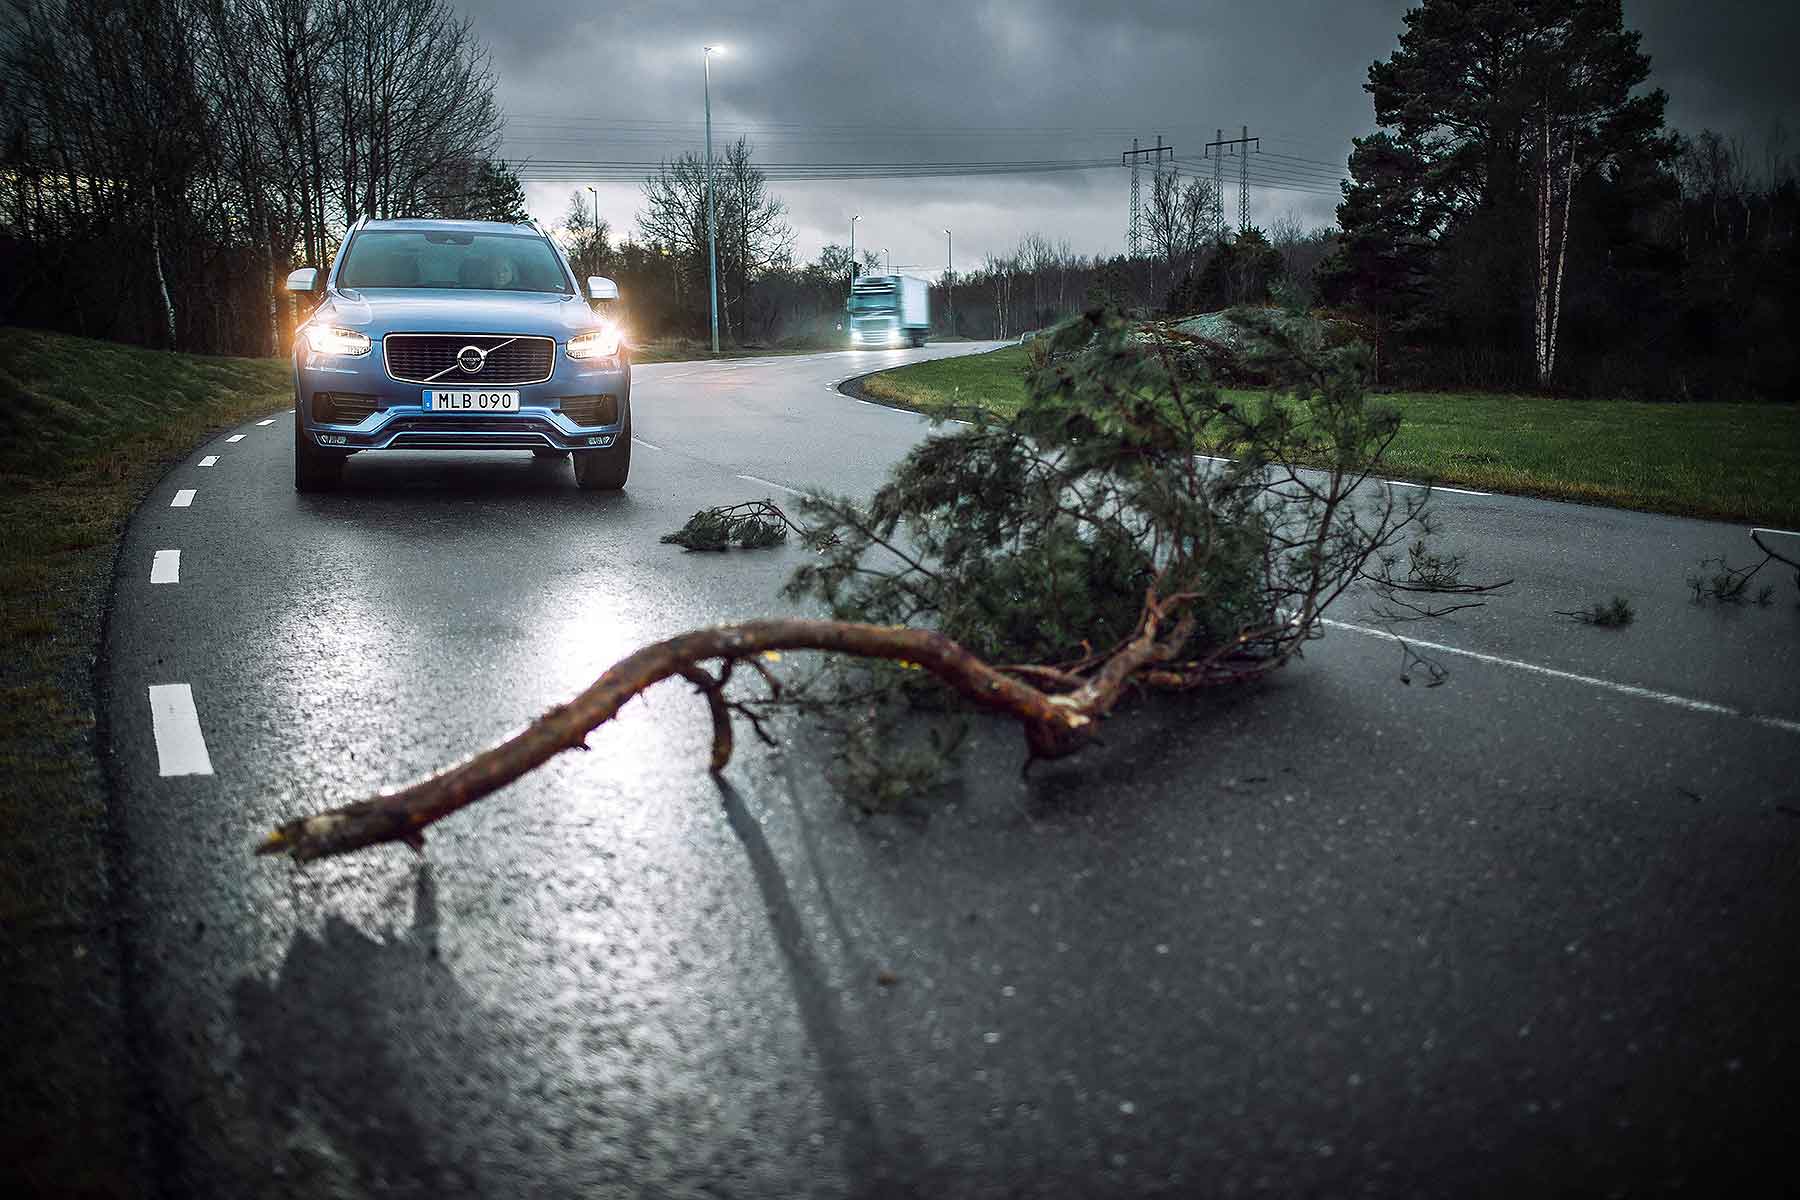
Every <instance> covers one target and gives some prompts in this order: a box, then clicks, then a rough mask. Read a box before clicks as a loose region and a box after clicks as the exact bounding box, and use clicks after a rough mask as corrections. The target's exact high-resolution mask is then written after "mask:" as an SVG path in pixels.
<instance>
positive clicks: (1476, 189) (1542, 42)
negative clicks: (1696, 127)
mask: <svg viewBox="0 0 1800 1200" xmlns="http://www.w3.org/2000/svg"><path fill="white" fill-rule="evenodd" d="M1405 20H1406V26H1407V28H1406V31H1405V32H1404V33H1403V34H1402V35H1401V38H1400V48H1399V49H1398V50H1396V51H1395V52H1394V53H1393V54H1392V55H1391V56H1390V57H1389V58H1388V59H1387V61H1385V62H1377V63H1375V64H1373V65H1372V66H1371V67H1370V68H1369V83H1368V84H1367V85H1366V89H1365V90H1367V91H1368V92H1369V93H1370V95H1371V96H1372V97H1373V99H1374V103H1375V116H1376V121H1377V123H1378V124H1379V125H1380V126H1381V129H1382V132H1381V133H1378V134H1377V135H1375V137H1373V138H1367V139H1362V140H1360V141H1359V142H1358V143H1357V147H1356V151H1355V152H1354V153H1353V154H1352V155H1351V158H1350V173H1351V179H1352V182H1351V183H1350V184H1349V185H1348V186H1347V187H1346V190H1345V199H1344V203H1343V204H1342V205H1340V206H1339V210H1338V219H1339V222H1340V224H1341V225H1342V226H1343V228H1344V232H1345V235H1346V249H1345V253H1344V254H1343V255H1342V256H1341V257H1340V259H1339V261H1338V262H1337V263H1336V264H1334V270H1335V272H1336V277H1337V286H1338V287H1339V289H1340V291H1348V292H1350V293H1352V294H1355V295H1358V296H1361V297H1364V298H1365V299H1372V300H1373V301H1374V304H1373V305H1372V306H1373V307H1376V308H1377V309H1378V310H1379V309H1380V308H1381V307H1382V306H1383V305H1384V304H1385V305H1387V306H1389V307H1397V306H1399V305H1401V304H1405V303H1407V302H1409V301H1411V300H1413V299H1414V297H1413V296H1411V295H1409V294H1408V293H1409V291H1410V290H1411V289H1410V287H1409V286H1408V285H1409V284H1411V283H1414V282H1426V280H1421V279H1420V276H1421V275H1422V274H1424V275H1426V276H1428V284H1429V286H1428V287H1427V288H1426V289H1424V290H1425V291H1426V293H1427V296H1426V297H1425V298H1427V299H1428V300H1429V302H1430V303H1431V305H1432V306H1433V308H1434V309H1435V311H1434V312H1432V313H1431V314H1430V316H1431V317H1433V318H1434V319H1435V320H1436V322H1437V323H1438V324H1439V325H1440V326H1442V327H1446V328H1451V329H1454V328H1455V327H1456V326H1457V324H1458V323H1459V322H1460V321H1466V319H1467V318H1468V316H1469V315H1470V313H1469V312H1468V311H1466V310H1467V308H1468V304H1467V301H1470V300H1472V301H1474V302H1475V304H1477V305H1481V304H1492V305H1493V306H1494V308H1493V310H1492V311H1491V312H1489V313H1488V314H1487V315H1486V316H1483V317H1480V319H1478V320H1476V321H1474V322H1472V324H1473V326H1474V331H1475V332H1477V333H1479V334H1491V333H1493V332H1494V331H1495V330H1497V329H1504V328H1509V327H1510V328H1512V329H1521V328H1522V329H1527V330H1529V338H1528V344H1529V346H1530V349H1531V357H1532V362H1533V366H1534V369H1535V372H1536V375H1537V379H1538V382H1539V384H1540V385H1542V386H1547V385H1548V384H1549V383H1550V381H1551V379H1552V377H1553V376H1554V374H1555V368H1556V348H1557V341H1558V331H1559V324H1560V308H1561V298H1562V294H1563V290H1564V285H1565V282H1566V275H1567V266H1568V262H1569V239H1570V226H1571V218H1572V214H1573V206H1574V198H1575V195H1576V192H1577V191H1578V190H1579V189H1580V188H1581V186H1582V185H1583V182H1584V181H1585V180H1587V179H1589V178H1592V177H1594V176H1595V175H1596V174H1598V173H1603V172H1606V171H1609V170H1611V169H1614V168H1616V166H1617V165H1618V164H1619V163H1620V162H1622V161H1625V160H1632V159H1641V158H1645V157H1648V158H1650V159H1653V160H1658V161H1660V160H1662V159H1666V158H1667V156H1668V154H1669V152H1670V151H1669V147H1668V145H1667V143H1666V142H1665V141H1664V139H1663V138H1662V137H1661V130H1662V122H1663V107H1664V103H1665V99H1666V97H1665V96H1664V94H1663V93H1662V92H1661V91H1660V90H1655V91H1650V92H1647V93H1644V94H1641V95H1634V94H1633V93H1634V90H1635V89H1636V88H1637V87H1638V85H1640V84H1642V83H1643V82H1644V81H1645V80H1646V79H1647V78H1648V76H1649V71H1650V60H1649V58H1648V57H1647V56H1646V55H1644V54H1643V53H1642V52H1641V51H1640V49H1639V40H1640V39H1639V35H1638V34H1636V33H1635V32H1632V31H1630V30H1627V29H1626V28H1625V27H1624V17H1623V13H1622V10H1621V6H1620V0H1426V2H1425V3H1423V4H1421V5H1420V6H1419V7H1417V8H1414V9H1412V10H1411V11H1409V12H1408V13H1407V14H1406V18H1405ZM1484 255H1489V256H1498V257H1499V259H1500V260H1501V261H1500V262H1498V263H1494V262H1488V263H1485V264H1483V265H1482V266H1480V267H1478V268H1477V269H1474V270H1467V269H1466V267H1468V266H1469V265H1471V264H1473V263H1475V262H1477V261H1479V260H1481V258H1482V256H1484ZM1459 271H1460V272H1461V279H1462V280H1463V286H1461V287H1460V288H1459V286H1458V274H1459ZM1512 280H1517V281H1520V282H1524V281H1528V282H1525V286H1524V287H1523V289H1521V288H1520V287H1518V286H1517V284H1515V283H1511V282H1509V281H1512ZM1477 284H1478V286H1474V285H1477ZM1521 292H1523V294H1521ZM1459 305H1461V306H1462V307H1463V309H1464V310H1465V311H1458V307H1459ZM1527 312H1528V313H1529V318H1528V319H1527Z"/></svg>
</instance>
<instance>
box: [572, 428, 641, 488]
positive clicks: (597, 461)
mask: <svg viewBox="0 0 1800 1200" xmlns="http://www.w3.org/2000/svg"><path fill="white" fill-rule="evenodd" d="M572 457H573V458H574V459H575V483H576V486H578V487H580V488H581V489H582V490H583V491H587V492H616V491H618V490H619V489H620V488H622V487H624V486H625V479H626V477H627V476H629V475H630V474H631V410H630V409H626V410H625V424H624V425H623V426H622V427H621V428H620V429H619V440H618V441H616V442H614V443H613V444H612V445H610V446H608V447H607V448H606V449H604V450H577V451H575V452H574V453H573V455H572Z"/></svg>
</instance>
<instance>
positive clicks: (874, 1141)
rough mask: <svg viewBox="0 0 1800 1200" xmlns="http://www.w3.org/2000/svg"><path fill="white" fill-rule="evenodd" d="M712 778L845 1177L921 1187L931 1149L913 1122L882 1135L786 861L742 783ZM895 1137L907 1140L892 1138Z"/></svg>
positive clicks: (887, 1189) (875, 1191)
mask: <svg viewBox="0 0 1800 1200" xmlns="http://www.w3.org/2000/svg"><path fill="white" fill-rule="evenodd" d="M713 782H714V784H715V785H716V786H717V787H718V789H719V803H720V805H721V807H722V808H723V809H724V811H725V820H726V822H727V823H728V824H729V825H730V826H731V831H732V833H734V834H735V835H736V836H737V839H738V842H739V844H741V845H742V846H743V847H744V856H745V857H746V858H747V859H748V860H749V862H750V871H751V874H752V875H754V876H755V877H756V886H757V890H758V892H760V893H761V895H762V901H763V910H764V911H765V912H766V913H767V914H768V916H769V926H770V928H771V930H772V931H773V932H774V934H775V941H776V944H777V945H778V946H779V947H780V949H781V959H782V962H783V964H784V965H785V966H786V967H787V972H788V980H789V982H790V984H791V985H792V987H793V989H794V1002H795V1007H796V1008H797V1009H798V1010H799V1013H800V1020H801V1023H802V1024H803V1025H804V1027H805V1029H806V1037H807V1041H808V1042H809V1043H810V1044H811V1045H812V1048H813V1053H814V1054H816V1055H817V1056H818V1059H819V1074H820V1081H821V1086H822V1088H823V1090H824V1093H825V1102H826V1105H827V1106H828V1107H829V1109H830V1111H831V1115H832V1117H833V1119H834V1120H835V1121H836V1122H837V1128H838V1134H839V1137H840V1138H841V1139H842V1142H843V1163H844V1176H845V1178H846V1179H848V1180H850V1181H851V1183H852V1186H853V1188H854V1189H855V1190H854V1192H853V1194H855V1195H858V1196H888V1195H894V1196H900V1195H910V1194H915V1193H914V1189H915V1188H917V1186H918V1185H919V1182H920V1180H919V1179H918V1171H919V1170H921V1169H923V1167H924V1164H925V1162H926V1158H925V1148H924V1146H923V1144H922V1143H920V1142H919V1141H918V1139H917V1136H916V1135H915V1134H914V1133H913V1132H912V1122H910V1121H904V1120H903V1121H901V1122H898V1123H897V1125H898V1128H899V1130H900V1132H899V1134H898V1136H897V1137H895V1138H884V1137H883V1133H882V1126H881V1124H880V1122H879V1119H878V1117H877V1115H876V1112H875V1107H874V1104H873V1103H872V1099H871V1097H872V1092H871V1090H870V1080H869V1079H868V1077H867V1076H866V1075H865V1073H864V1071H863V1070H862V1068H861V1067H860V1066H859V1065H858V1057H859V1056H858V1053H857V1050H856V1046H855V1040H854V1039H853V1038H852V1037H851V1036H850V1035H849V1033H848V1032H847V1030H846V1028H845V1018H844V1010H843V1005H842V1003H841V1001H840V997H839V993H838V990H837V989H836V988H834V987H832V985H831V982H830V980H829V978H828V977H827V975H826V971H825V968H824V966H823V965H822V964H821V963H820V961H819V957H818V954H817V952H816V951H815V950H814V948H813V943H812V939H811V938H810V937H809V936H808V934H807V931H806V923H805V921H804V919H803V918H802V917H801V915H800V910H799V908H798V907H797V906H796V905H795V903H794V897H793V893H792V891H791V890H790V889H789V887H788V884H787V878H786V876H784V875H783V874H782V870H781V863H780V861H779V860H778V859H777V858H776V857H775V851H774V850H773V849H772V848H771V847H770V845H769V841H768V838H766V837H765V836H764V835H763V831H762V826H761V825H759V824H758V823H757V821H756V817H755V816H754V815H753V814H752V813H751V812H750V810H749V808H748V807H747V806H746V805H745V804H744V799H743V797H742V796H740V795H739V794H738V790H737V789H736V788H735V787H733V786H732V785H731V784H730V783H729V782H728V781H726V780H724V779H721V778H719V777H717V776H715V777H714V779H713ZM834 915H835V914H834ZM837 927H838V929H839V931H840V934H842V933H844V932H846V931H844V930H843V928H842V926H841V924H840V925H838V926H837ZM877 1020H879V1018H877ZM893 1142H900V1143H903V1144H890V1143H893Z"/></svg>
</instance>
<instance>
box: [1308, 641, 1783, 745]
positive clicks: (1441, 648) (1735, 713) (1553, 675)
mask: <svg viewBox="0 0 1800 1200" xmlns="http://www.w3.org/2000/svg"><path fill="white" fill-rule="evenodd" d="M1319 619H1320V622H1321V623H1323V624H1325V625H1329V626H1331V627H1332V628H1333V629H1344V630H1348V631H1349V632H1351V633H1363V634H1367V635H1369V636H1370V637H1384V638H1394V639H1395V640H1397V641H1401V642H1404V643H1406V644H1407V645H1408V646H1421V647H1423V648H1425V649H1427V650H1435V651H1437V652H1438V653H1439V654H1455V655H1459V656H1460V657H1462V658H1472V659H1474V660H1475V661H1476V662H1484V663H1490V664H1492V665H1494V666H1497V667H1511V668H1512V669H1513V670H1515V671H1528V672H1530V673H1531V674H1533V675H1543V676H1545V677H1547V678H1550V679H1563V680H1567V681H1568V682H1570V683H1585V684H1587V685H1588V686H1589V687H1597V688H1604V689H1605V690H1606V691H1609V692H1616V693H1618V694H1619V695H1621V696H1633V697H1636V698H1637V699H1639V700H1654V701H1656V702H1657V703H1658V704H1668V705H1673V706H1674V707H1676V708H1685V709H1687V710H1688V711H1689V712H1699V713H1711V714H1713V715H1714V716H1720V717H1740V718H1742V719H1743V720H1746V721H1749V722H1751V723H1753V724H1756V725H1761V726H1764V727H1765V728H1768V729H1779V730H1782V731H1783V732H1785V733H1800V721H1790V720H1788V719H1787V718H1786V717H1770V716H1765V715H1763V714H1762V713H1753V712H1749V711H1747V710H1745V709H1741V708H1733V707H1731V706H1730V705H1729V704H1715V703H1713V702H1712V701H1711V700H1695V699H1694V698H1693V697H1691V696H1678V695H1676V694H1675V693H1674V692H1659V691H1657V690H1656V689H1655V688H1647V687H1638V686H1637V685H1636V684H1631V683H1618V682H1616V681H1614V680H1611V679H1600V678H1598V677H1597V676H1593V675H1577V674H1576V673H1575V672H1573V671H1559V670H1557V669H1556V668H1555V667H1541V666H1539V665H1538V664H1537V663H1528V662H1520V661H1519V660H1518V659H1516V658H1501V657H1500V656H1499V655H1497V654H1483V653H1482V652H1481V651H1479V650H1464V649H1463V648H1462V647H1460V646H1446V645H1444V644H1443V643H1442V642H1427V641H1425V640H1424V639H1422V638H1411V637H1402V636H1401V635H1399V634H1396V633H1392V632H1390V631H1388V630H1386V629H1371V628H1369V627H1368V626H1366V625H1352V624H1350V623H1349V622H1347V621H1334V620H1331V619H1330V618H1329V617H1321V618H1319Z"/></svg>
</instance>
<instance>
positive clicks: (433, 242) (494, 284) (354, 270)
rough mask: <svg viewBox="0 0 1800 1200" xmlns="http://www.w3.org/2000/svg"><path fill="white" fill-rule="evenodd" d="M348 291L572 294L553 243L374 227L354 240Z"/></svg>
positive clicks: (346, 273) (345, 276)
mask: <svg viewBox="0 0 1800 1200" xmlns="http://www.w3.org/2000/svg"><path fill="white" fill-rule="evenodd" d="M338 286H339V287H344V288H464V289H469V290H485V291H501V292H558V293H561V294H563V295H567V294H569V291H570V286H569V279H568V276H567V275H566V274H564V272H563V269H562V264H561V263H560V262H559V261H558V260H557V257H556V252H555V251H554V250H552V249H551V248H550V243H548V242H546V241H545V240H544V239H543V238H541V237H533V236H531V235H530V234H518V233H459V232H455V231H452V230H434V229H420V230H413V229H405V230H401V229H370V230H364V231H363V232H361V233H359V234H357V235H356V236H355V237H354V238H352V239H351V240H350V250H349V252H348V253H347V254H346V255H345V258H344V266H343V268H342V269H341V270H340V271H339V272H338Z"/></svg>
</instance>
